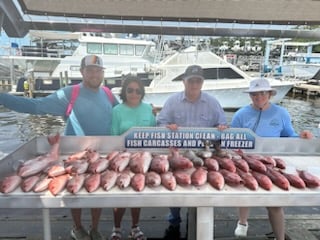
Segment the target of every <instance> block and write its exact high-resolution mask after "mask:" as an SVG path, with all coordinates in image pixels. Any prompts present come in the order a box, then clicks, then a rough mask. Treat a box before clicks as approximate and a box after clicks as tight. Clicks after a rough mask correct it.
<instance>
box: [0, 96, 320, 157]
mask: <svg viewBox="0 0 320 240" xmlns="http://www.w3.org/2000/svg"><path fill="white" fill-rule="evenodd" d="M280 105H282V106H283V107H285V108H287V109H288V111H289V113H290V115H291V117H292V122H293V126H294V128H295V130H296V131H297V132H298V133H299V132H300V131H301V130H310V131H311V132H312V133H313V134H314V135H315V136H317V137H320V129H319V128H318V125H319V123H320V104H319V99H318V100H312V99H311V100H309V101H305V100H304V99H298V98H290V97H285V98H284V99H283V101H282V102H281V103H280ZM233 113H234V112H233V111H229V112H228V111H227V112H226V115H227V119H228V123H230V121H231V118H232V115H233ZM63 129H64V120H63V118H62V117H56V116H48V115H45V116H36V115H30V114H22V113H16V112H14V111H10V110H8V109H6V108H4V107H3V106H0V159H1V158H2V157H3V156H5V155H6V154H8V153H10V152H12V151H13V150H14V149H16V148H17V147H18V146H20V145H21V144H23V143H25V142H27V141H29V140H31V139H32V138H33V137H36V136H47V135H50V134H54V133H57V132H60V133H61V134H62V133H63Z"/></svg>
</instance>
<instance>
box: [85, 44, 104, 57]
mask: <svg viewBox="0 0 320 240" xmlns="http://www.w3.org/2000/svg"><path fill="white" fill-rule="evenodd" d="M87 52H88V53H89V54H102V44H101V43H87Z"/></svg>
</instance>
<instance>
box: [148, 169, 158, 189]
mask: <svg viewBox="0 0 320 240" xmlns="http://www.w3.org/2000/svg"><path fill="white" fill-rule="evenodd" d="M146 185H147V186H148V187H158V186H160V185H161V176H160V175H159V173H156V172H153V171H150V172H147V173H146Z"/></svg>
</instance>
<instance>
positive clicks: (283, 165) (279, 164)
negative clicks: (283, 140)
mask: <svg viewBox="0 0 320 240" xmlns="http://www.w3.org/2000/svg"><path fill="white" fill-rule="evenodd" d="M273 159H274V160H275V162H276V167H277V168H280V169H286V162H285V161H284V160H283V159H282V158H278V157H274V158H273Z"/></svg>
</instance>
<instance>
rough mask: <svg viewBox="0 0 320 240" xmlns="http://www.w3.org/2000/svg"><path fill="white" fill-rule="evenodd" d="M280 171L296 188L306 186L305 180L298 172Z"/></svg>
mask: <svg viewBox="0 0 320 240" xmlns="http://www.w3.org/2000/svg"><path fill="white" fill-rule="evenodd" d="M280 172H281V174H282V175H283V176H285V177H286V178H287V179H288V181H289V183H290V185H291V186H293V187H295V188H300V189H303V188H306V184H305V182H304V181H303V179H302V178H301V177H300V176H299V175H298V174H291V173H286V172H284V171H280Z"/></svg>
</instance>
